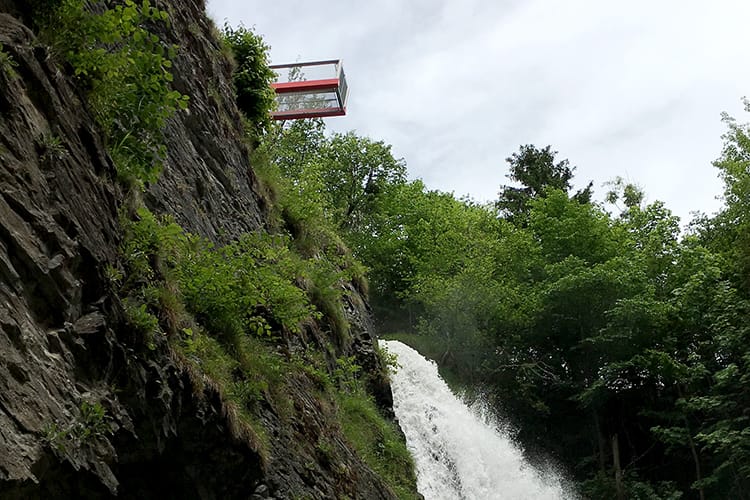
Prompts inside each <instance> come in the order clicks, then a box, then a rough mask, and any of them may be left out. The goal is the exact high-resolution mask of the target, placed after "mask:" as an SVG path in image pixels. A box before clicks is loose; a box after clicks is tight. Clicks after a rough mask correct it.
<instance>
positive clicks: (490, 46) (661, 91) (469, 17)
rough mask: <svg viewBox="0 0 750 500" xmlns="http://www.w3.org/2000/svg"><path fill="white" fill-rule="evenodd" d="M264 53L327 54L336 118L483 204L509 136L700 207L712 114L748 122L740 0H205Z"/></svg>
mask: <svg viewBox="0 0 750 500" xmlns="http://www.w3.org/2000/svg"><path fill="white" fill-rule="evenodd" d="M208 10H209V13H210V14H211V15H212V16H213V17H214V19H215V20H216V21H217V23H218V24H223V23H224V21H225V20H226V21H228V22H229V23H230V24H232V25H237V24H239V23H244V24H245V25H246V26H248V27H255V30H256V32H258V33H260V34H261V35H262V36H263V37H264V39H265V40H266V42H267V43H268V44H269V45H270V46H271V52H270V54H271V59H272V62H273V63H285V62H294V61H297V60H301V61H306V60H319V59H333V58H341V59H343V61H344V67H345V70H346V74H347V80H348V82H349V86H350V94H349V104H348V108H347V116H345V117H338V118H329V119H327V120H326V122H327V125H328V128H329V129H332V130H335V131H342V132H343V131H347V130H356V131H357V133H358V134H360V135H365V136H369V137H370V138H372V139H375V140H383V141H385V142H386V143H389V144H392V145H393V152H394V154H395V155H396V156H397V157H403V158H404V159H405V160H406V162H407V165H408V168H409V173H410V176H411V177H412V178H417V177H418V178H422V179H423V180H424V181H425V183H426V184H427V186H428V187H429V188H432V189H440V190H443V191H452V192H454V193H455V194H456V195H457V196H461V195H464V194H468V195H470V196H471V197H472V198H474V199H476V200H477V201H487V200H494V199H495V198H496V196H497V192H498V190H499V186H500V185H501V184H504V183H505V182H506V178H505V175H506V174H507V172H508V169H507V164H506V162H505V161H504V159H505V158H507V157H508V156H509V155H510V154H511V153H513V152H515V151H517V150H518V147H519V145H521V144H529V143H531V144H535V145H537V146H540V147H541V146H546V145H548V144H550V145H552V147H553V149H555V150H557V151H559V154H558V159H563V158H567V159H569V160H570V162H571V164H572V165H576V166H577V167H578V169H577V171H576V185H578V186H583V185H585V184H586V183H587V182H588V181H589V180H593V181H594V186H595V189H596V192H597V194H598V198H601V196H602V195H603V193H604V191H605V188H603V187H601V185H602V183H603V182H605V181H608V180H611V179H613V178H614V177H616V176H618V175H619V176H622V177H624V178H626V179H627V180H629V181H631V182H635V183H638V184H639V185H641V186H642V187H643V188H645V190H646V193H647V200H648V201H654V200H662V201H664V202H666V204H667V206H668V207H669V208H671V209H672V210H673V211H674V212H675V214H677V215H679V216H680V217H681V218H682V219H683V222H687V221H688V220H689V218H690V212H691V211H694V210H700V211H704V212H707V213H712V212H714V211H716V210H717V209H718V208H719V207H720V206H721V202H720V201H718V200H716V197H717V196H718V195H720V194H721V190H722V184H721V182H720V180H719V179H718V177H717V171H716V169H715V168H714V167H713V166H712V165H711V162H712V161H713V160H715V159H716V158H717V157H718V155H719V153H720V151H721V144H722V140H721V134H722V133H724V131H725V127H724V125H723V124H722V123H721V121H720V113H721V112H722V111H727V112H729V113H730V114H731V115H733V116H735V117H737V118H738V119H739V120H740V121H741V122H746V121H750V115H748V114H747V113H745V112H744V111H743V110H742V104H741V102H740V99H741V97H742V96H744V95H750V91H748V87H749V86H750V64H748V53H749V52H750V51H749V49H750V26H748V20H750V1H747V0H701V1H698V0H649V1H645V0H629V1H627V2H626V1H618V2H614V1H606V0H566V1H563V0H494V1H492V0H370V1H367V2H364V1H356V0H329V1H310V0H275V1H273V2H268V1H264V2H246V1H238V0H209V2H208Z"/></svg>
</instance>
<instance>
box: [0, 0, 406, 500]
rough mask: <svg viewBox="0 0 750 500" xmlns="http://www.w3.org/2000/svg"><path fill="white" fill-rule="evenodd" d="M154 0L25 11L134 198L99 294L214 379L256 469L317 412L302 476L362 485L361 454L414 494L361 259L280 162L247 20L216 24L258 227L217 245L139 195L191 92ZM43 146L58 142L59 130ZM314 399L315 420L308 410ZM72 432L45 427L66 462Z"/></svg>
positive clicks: (348, 488) (144, 335) (264, 75)
mask: <svg viewBox="0 0 750 500" xmlns="http://www.w3.org/2000/svg"><path fill="white" fill-rule="evenodd" d="M158 5H162V4H160V3H158V2H157V3H155V4H154V3H151V2H149V1H148V0H143V1H141V2H134V1H132V0H124V1H122V2H93V3H92V2H87V1H84V0H53V1H36V2H33V3H32V5H31V6H30V7H29V8H30V9H31V10H32V11H33V16H34V19H35V23H36V26H35V27H36V28H37V29H38V30H39V32H40V36H41V37H42V38H43V39H44V40H45V42H46V43H49V44H50V46H51V48H52V51H53V53H54V57H56V58H58V60H59V62H60V63H61V64H64V65H66V69H67V70H68V71H69V72H70V74H72V75H73V77H74V78H75V80H76V83H77V85H78V87H79V88H80V89H82V90H83V92H82V93H83V94H84V95H85V100H86V104H87V106H88V108H89V110H90V111H91V113H92V115H93V116H94V117H95V119H96V121H97V125H98V128H99V130H100V132H101V133H102V135H103V137H104V140H105V141H106V148H107V151H108V153H109V155H110V156H111V158H112V160H113V161H114V164H115V166H116V168H117V173H118V176H119V182H120V187H121V188H122V189H123V190H124V191H125V192H126V193H128V194H127V196H126V201H125V203H124V204H123V206H122V207H121V208H120V224H121V229H122V242H121V244H120V258H119V261H118V262H117V263H115V264H113V265H111V266H109V267H108V268H107V269H106V276H107V278H108V286H109V292H111V293H113V294H115V295H116V296H118V297H119V298H120V299H121V301H122V305H123V306H124V309H125V313H126V315H127V321H128V323H129V326H130V328H131V329H132V331H133V332H134V333H135V334H136V335H137V336H138V337H139V343H140V345H142V346H143V347H144V348H145V349H147V350H151V351H157V350H163V349H164V347H165V346H168V349H169V351H170V352H171V354H172V356H173V357H174V358H175V360H176V361H177V363H178V364H179V365H180V366H182V367H183V369H185V370H186V372H187V373H190V374H191V377H192V381H193V384H194V385H196V390H197V391H199V392H202V390H201V385H202V384H203V385H205V384H206V383H210V384H212V385H213V386H215V388H216V390H217V391H218V393H219V394H220V395H221V397H222V398H223V399H224V400H225V403H226V405H227V408H229V410H227V411H228V412H229V413H231V414H232V415H236V416H237V422H238V425H239V426H241V427H242V428H243V429H244V430H243V432H240V433H239V435H241V436H244V438H246V439H248V440H249V444H250V445H251V446H252V447H253V448H254V449H255V451H257V452H258V453H259V455H260V457H261V459H262V460H263V462H264V463H265V464H268V463H269V462H271V461H273V460H274V459H275V457H274V455H273V453H274V449H278V446H276V448H275V447H274V445H273V443H272V441H273V440H274V439H278V436H277V435H276V434H279V433H283V434H288V435H293V434H294V433H296V432H302V430H301V429H300V430H298V429H297V426H299V425H300V424H299V423H298V421H297V420H295V419H298V418H299V416H300V414H305V416H306V417H307V418H309V419H310V420H311V421H310V422H305V423H304V424H302V426H303V427H304V428H305V429H307V430H306V431H305V432H307V433H308V434H309V435H305V436H304V439H305V440H308V441H310V440H311V443H312V444H311V445H310V446H307V444H305V443H299V444H298V446H299V449H300V450H302V451H303V452H309V453H311V454H312V455H311V456H310V457H308V458H307V459H308V460H309V462H306V463H300V464H298V465H299V467H300V469H307V472H306V474H309V475H314V474H315V473H319V472H322V473H325V474H326V475H327V476H329V477H328V478H327V479H325V481H326V482H327V483H330V484H335V485H336V487H337V488H338V489H337V490H336V491H337V495H340V496H342V497H345V496H346V495H350V496H356V495H357V494H358V492H357V491H356V490H354V489H353V488H356V484H357V482H358V481H361V480H362V478H361V477H359V478H357V476H360V475H361V474H362V470H361V469H360V468H359V467H361V466H360V465H357V467H358V468H357V469H355V468H354V465H353V464H354V461H355V460H362V461H364V462H365V463H367V464H368V465H369V466H370V467H371V470H373V471H375V472H376V473H377V474H379V475H380V476H381V480H382V481H385V483H386V484H387V485H388V486H387V487H383V488H380V489H382V490H383V491H381V492H380V493H379V495H381V496H382V497H383V498H387V497H389V496H392V495H393V494H397V495H398V496H399V497H400V498H412V497H416V496H417V494H416V485H415V477H414V471H413V465H412V462H411V458H410V457H409V454H408V452H407V451H406V447H405V443H404V441H403V436H402V435H401V434H400V433H399V432H398V429H397V426H396V425H395V423H394V422H392V421H391V420H389V418H387V417H386V415H387V414H388V412H389V408H388V401H387V400H384V399H382V398H381V399H379V400H378V401H377V403H376V401H375V400H374V399H373V396H372V391H373V387H375V388H378V387H382V386H383V384H386V387H387V381H386V377H387V375H386V373H385V368H386V367H385V364H384V362H383V361H382V360H381V359H380V358H378V357H377V356H378V350H377V345H372V340H371V337H370V332H367V331H362V330H363V329H366V328H367V325H366V323H367V318H361V317H357V315H366V314H367V313H366V305H365V303H364V302H363V298H362V297H361V296H360V294H365V293H366V287H367V284H366V281H365V279H364V276H363V272H364V269H363V267H362V266H361V264H359V263H358V261H357V260H356V259H354V257H353V256H352V254H351V252H350V251H349V250H348V248H347V247H346V245H345V244H344V243H343V240H342V238H341V237H340V236H339V233H338V227H337V225H336V223H335V222H334V221H333V219H332V218H331V217H330V215H329V214H328V213H327V212H326V210H327V207H325V206H324V205H323V204H322V203H320V200H317V199H315V198H310V197H307V196H306V195H307V194H308V192H307V191H304V190H302V191H301V190H300V189H299V184H298V183H297V179H296V178H293V177H290V176H289V172H288V171H285V170H284V169H282V168H280V167H279V166H278V165H277V164H276V163H275V162H274V158H275V157H276V156H278V155H277V154H276V153H275V148H276V147H277V146H278V145H277V143H276V142H275V139H276V137H277V135H278V132H279V129H278V128H277V127H275V126H274V125H273V124H272V123H271V122H270V119H269V111H270V109H271V106H272V105H273V91H272V89H271V88H270V85H269V81H270V79H271V78H272V77H273V72H272V71H271V70H270V69H269V68H268V65H267V56H266V51H267V49H268V47H267V46H266V45H265V44H264V43H263V42H262V40H261V39H260V37H258V36H257V35H255V34H254V33H253V32H252V31H249V30H247V29H245V28H242V27H240V28H238V29H233V28H230V27H228V26H227V27H225V29H224V32H223V33H219V32H218V30H216V31H215V35H217V36H219V38H220V39H219V40H216V43H217V44H221V45H222V46H223V53H224V56H227V57H229V58H230V59H231V61H232V64H233V65H234V73H233V75H234V78H233V81H234V85H235V90H236V96H235V97H236V100H237V105H238V106H239V108H240V109H241V110H242V111H243V112H244V132H245V133H244V138H243V141H244V143H245V148H246V150H247V151H255V152H254V153H253V154H254V161H255V165H256V168H257V171H258V173H259V175H261V176H262V182H261V184H259V185H257V186H256V188H257V189H258V191H259V192H260V193H261V194H260V195H259V199H260V200H261V203H262V204H263V205H265V206H266V207H267V214H266V215H267V217H266V220H265V226H266V227H265V228H264V229H263V230H259V231H257V232H254V233H246V234H243V235H241V236H240V237H238V238H237V239H235V240H233V241H231V242H229V243H226V244H217V243H216V242H213V241H211V240H210V239H209V238H207V237H205V236H199V235H194V234H190V233H189V232H187V231H186V230H184V229H183V228H182V227H180V226H179V225H178V224H177V223H176V222H175V220H174V218H173V217H170V216H167V215H158V214H155V213H152V211H150V210H148V209H147V208H146V206H145V203H144V202H143V193H144V192H147V190H148V189H149V188H150V187H151V186H153V185H154V184H156V183H158V182H159V176H160V174H161V173H162V171H163V170H164V167H165V160H166V158H167V155H168V150H167V146H166V142H165V127H166V126H167V124H168V123H169V122H170V120H173V117H174V114H175V113H176V112H178V111H180V110H185V109H187V107H188V103H189V97H188V96H187V95H183V94H181V93H180V92H178V91H176V90H175V89H174V88H173V86H172V81H173V78H174V76H173V74H172V72H171V68H172V61H173V59H174V58H175V57H176V54H177V52H178V51H179V50H180V48H179V47H177V46H175V45H171V44H169V43H167V42H165V40H164V39H163V38H161V37H160V36H159V35H158V33H159V29H157V28H159V27H161V28H163V27H165V26H168V24H169V23H170V14H169V11H168V6H166V7H167V8H165V9H163V8H160V7H158ZM162 6H163V5H162ZM195 29H198V28H195ZM0 55H1V56H2V57H1V58H0V63H2V65H3V70H4V71H6V72H10V71H12V69H13V67H14V65H13V61H12V59H10V58H9V57H6V56H5V53H4V52H2V53H0ZM209 85H210V83H209ZM214 98H216V96H214ZM43 147H44V148H45V149H46V150H50V151H51V152H52V153H54V151H56V150H57V149H61V148H60V142H59V140H57V141H56V140H55V138H54V137H50V138H49V140H47V142H46V144H44V145H43ZM331 161H332V162H335V161H337V160H336V159H332V160H331ZM341 161H343V160H341ZM331 165H333V163H331ZM340 168H343V167H340ZM353 321H359V322H361V323H362V324H358V325H354V324H352V322H353ZM355 329H358V331H356V332H354V331H353V330H355ZM363 339H365V340H367V339H369V340H368V341H369V342H370V346H369V349H370V350H369V351H368V350H367V349H368V347H367V345H358V346H357V347H354V345H353V344H354V342H355V341H356V342H360V343H361V342H363ZM361 365H367V368H364V367H363V366H361ZM207 381H208V382H207ZM299 397H304V398H306V399H309V400H310V401H309V402H307V403H304V404H303V403H300V402H299V401H298V400H297V399H295V398H299ZM308 403H309V405H312V407H314V411H315V414H314V415H310V414H309V413H307V412H309V411H311V410H310V408H308V406H306V405H308ZM82 408H83V407H82ZM85 408H87V409H91V408H94V409H95V410H96V411H97V413H96V416H98V417H100V418H98V420H97V422H105V423H107V428H106V429H102V430H97V432H98V433H100V434H102V435H104V434H108V433H110V429H109V422H110V417H109V415H107V414H106V410H105V409H104V408H103V407H102V406H101V405H98V404H89V403H86V406H85ZM82 412H83V410H82ZM269 412H270V413H269ZM84 413H85V412H84ZM88 413H91V412H88ZM88 413H87V414H88ZM277 426H281V427H284V426H286V427H288V428H289V429H286V430H284V429H279V428H278V427H277ZM78 428H79V427H71V429H74V430H75V429H78ZM66 429H67V428H62V427H58V426H57V424H56V423H52V424H51V425H50V426H49V429H48V433H47V434H48V435H47V441H48V443H49V445H50V446H52V447H55V449H56V450H57V453H58V454H59V456H60V458H61V459H62V460H67V459H68V458H69V457H68V455H69V454H70V453H71V450H70V449H67V450H66V449H65V443H66V442H68V441H71V440H70V439H67V438H68V436H69V435H71V436H72V435H73V434H72V431H71V432H68V430H66ZM81 429H83V430H85V431H88V429H89V426H83V427H81ZM78 434H80V433H77V434H76V436H77V435H78ZM341 436H345V438H344V440H342V438H341ZM346 439H348V440H349V442H348V443H347V442H346ZM71 442H72V441H71ZM310 447H313V448H314V449H312V450H308V449H307V448H310ZM357 456H358V457H359V458H357ZM66 457H67V458H66ZM305 459H306V458H305V456H300V457H299V458H298V459H297V460H298V461H304V460H305ZM370 474H371V472H370ZM311 481H312V480H311ZM388 488H390V489H391V490H392V491H388ZM319 494H320V492H319V491H318V493H316V495H319Z"/></svg>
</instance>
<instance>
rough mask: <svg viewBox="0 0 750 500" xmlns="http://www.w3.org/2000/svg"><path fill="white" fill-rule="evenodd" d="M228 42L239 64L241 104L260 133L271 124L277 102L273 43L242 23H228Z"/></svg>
mask: <svg viewBox="0 0 750 500" xmlns="http://www.w3.org/2000/svg"><path fill="white" fill-rule="evenodd" d="M223 40H224V44H225V45H226V46H227V47H229V48H230V49H231V52H232V54H233V56H234V60H235V63H236V67H235V70H234V73H233V76H232V78H233V80H234V87H235V90H236V92H237V106H239V108H240V109H241V110H242V112H243V113H245V116H246V117H247V118H248V120H249V121H250V123H251V124H252V125H253V127H254V132H255V133H256V134H262V133H263V132H265V131H266V130H267V129H268V128H269V127H270V125H271V117H270V113H271V111H272V110H273V107H274V105H275V99H276V97H275V93H274V90H273V88H272V87H271V83H272V82H273V81H274V79H275V78H276V75H275V73H274V72H273V71H272V70H271V69H270V68H269V67H268V50H269V47H268V45H266V44H265V43H264V42H263V39H262V38H261V36H260V35H258V34H256V33H254V32H253V31H252V30H249V29H247V28H245V27H244V26H242V25H240V26H239V27H237V28H232V27H231V26H229V24H225V25H224V33H223Z"/></svg>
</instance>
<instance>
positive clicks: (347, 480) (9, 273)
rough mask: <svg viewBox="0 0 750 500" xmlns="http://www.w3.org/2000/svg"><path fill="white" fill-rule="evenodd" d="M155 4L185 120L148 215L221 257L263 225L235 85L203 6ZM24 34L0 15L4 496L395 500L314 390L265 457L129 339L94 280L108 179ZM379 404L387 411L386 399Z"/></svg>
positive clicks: (107, 243) (215, 393)
mask: <svg viewBox="0 0 750 500" xmlns="http://www.w3.org/2000/svg"><path fill="white" fill-rule="evenodd" d="M162 6H163V7H165V8H167V9H168V10H169V11H170V14H171V24H170V27H169V29H168V30H166V29H165V31H164V33H162V36H163V37H164V38H165V39H166V40H167V41H169V42H171V43H174V44H176V45H179V46H180V47H181V50H180V52H179V56H178V57H177V59H176V60H175V65H174V73H175V82H174V85H175V87H176V88H177V90H179V91H180V92H182V93H184V94H187V95H189V96H190V110H189V111H188V112H183V113H180V114H179V115H177V116H175V117H174V118H173V119H171V121H170V122H169V125H168V128H167V146H168V151H169V153H168V154H169V156H168V158H167V161H166V165H165V171H164V173H163V175H162V177H161V178H160V180H159V182H158V183H157V184H156V185H155V186H153V187H152V188H151V189H150V190H149V191H148V193H147V194H146V199H145V201H146V203H147V204H148V205H149V207H150V208H151V209H152V210H154V211H155V212H159V213H169V214H172V215H173V216H174V217H175V218H176V221H177V222H178V223H179V224H180V225H182V226H183V227H184V228H186V229H187V230H188V231H190V232H193V233H195V234H199V235H201V236H204V237H207V238H210V239H211V240H213V241H215V242H217V243H221V242H226V241H230V240H231V239H233V238H235V237H237V236H239V235H240V234H242V233H243V232H247V231H252V230H256V229H258V228H262V227H264V226H265V225H266V219H265V215H264V209H263V207H264V202H263V198H262V197H261V196H259V195H258V185H257V180H256V178H255V176H254V173H253V171H252V168H251V166H250V164H249V162H248V152H247V150H246V148H245V146H244V145H243V144H242V142H241V141H240V140H239V139H240V137H241V135H242V126H241V118H240V115H239V113H238V111H237V109H236V106H235V104H234V101H233V97H232V90H231V84H230V82H231V79H230V70H231V69H230V67H229V66H228V63H227V62H226V60H225V59H224V58H223V57H221V56H220V47H219V46H218V44H217V42H216V41H215V39H214V37H213V36H212V34H211V30H212V25H211V23H210V21H209V20H208V19H207V18H206V17H205V15H204V5H203V3H202V2H200V1H195V0H184V1H180V2H175V3H174V4H172V3H171V2H162ZM29 23H30V20H29V18H28V7H27V5H26V2H24V1H21V0H18V1H14V0H0V44H2V48H3V51H4V53H5V54H7V55H8V56H9V57H10V58H11V59H12V61H14V64H13V66H10V65H7V64H6V65H5V66H0V498H45V499H47V498H102V497H104V498H106V497H110V496H119V497H123V498H207V499H211V498H293V497H302V498H337V497H338V498H340V497H343V496H344V495H347V496H349V497H352V498H393V495H392V494H391V493H390V491H389V490H388V488H387V487H386V486H385V485H384V484H382V482H381V480H380V479H379V478H378V477H377V476H376V475H375V474H374V473H373V472H372V471H371V470H370V469H368V468H367V467H366V466H365V465H364V464H363V463H362V462H361V461H360V460H359V459H358V458H357V457H356V456H355V455H354V453H353V452H352V451H351V450H350V448H349V447H348V446H347V445H346V444H345V443H344V442H343V441H342V438H341V436H340V433H338V431H337V430H336V429H331V425H330V419H331V412H332V410H331V408H326V405H325V403H324V402H322V401H320V400H318V399H316V398H315V397H313V396H312V394H313V393H314V390H313V389H314V388H312V387H310V386H309V385H310V382H309V380H295V381H292V382H291V384H290V387H292V390H291V394H290V397H291V399H292V401H293V405H294V410H293V412H292V414H291V416H289V417H287V420H286V421H285V422H284V423H283V424H282V423H281V421H280V420H279V418H278V417H277V415H276V413H275V412H274V409H273V408H269V411H268V412H266V413H265V414H264V422H263V423H264V425H265V426H266V428H267V429H270V432H271V435H272V437H271V445H270V453H271V455H272V456H271V457H263V456H261V453H260V452H259V451H258V447H257V446H256V445H257V442H256V439H257V438H255V437H254V436H252V435H250V434H248V432H247V430H246V429H244V428H243V427H242V426H241V425H239V424H238V421H237V417H236V415H235V412H234V410H233V408H232V407H231V405H227V404H225V402H224V401H223V399H222V397H221V394H220V391H219V389H218V388H216V387H215V386H214V385H212V384H211V383H210V382H209V381H206V380H202V379H201V375H199V374H195V373H193V372H191V370H190V369H188V368H187V367H186V365H185V364H183V363H181V362H180V360H179V358H178V357H177V356H175V355H174V353H172V352H171V351H170V348H169V345H168V344H167V342H166V341H165V340H163V339H161V340H158V341H157V345H156V346H155V348H154V346H150V348H149V347H147V346H146V345H145V342H144V339H142V338H139V336H138V335H137V334H136V333H134V332H133V331H130V330H129V329H128V327H127V326H126V323H125V322H124V319H123V318H124V315H123V308H122V304H121V303H120V301H119V299H118V298H117V296H116V295H115V293H114V292H113V291H112V288H111V285H110V282H109V280H108V278H107V269H108V268H110V267H109V266H112V265H114V264H115V262H116V258H117V249H118V245H119V243H120V240H119V238H120V227H119V223H118V210H119V208H120V206H121V204H122V201H123V194H122V193H121V192H120V189H119V188H118V185H117V183H116V180H115V179H116V173H115V169H114V166H113V165H112V162H111V160H110V158H109V157H108V155H107V153H106V151H105V149H104V147H103V144H102V139H101V137H100V136H99V133H98V131H97V128H96V125H95V122H94V121H93V120H92V118H91V116H89V114H88V113H87V112H86V108H85V106H84V104H83V103H82V99H81V97H80V96H81V94H80V91H79V90H78V89H76V88H75V85H74V84H73V80H72V79H71V78H70V77H69V76H68V75H66V74H65V71H64V70H63V69H61V67H59V66H58V65H57V64H56V63H55V58H54V57H52V56H51V54H50V53H49V52H48V49H47V48H45V46H44V45H43V44H41V43H39V42H38V41H37V40H36V39H35V36H34V34H33V33H32V31H31V30H30V29H29V28H28V27H27V26H28V25H29ZM0 62H2V59H1V58H0ZM348 309H349V310H348V314H349V316H350V320H351V322H352V324H353V325H355V328H354V332H353V341H352V343H351V345H347V346H344V352H345V353H346V354H347V355H351V354H353V355H355V356H357V359H358V360H359V362H360V364H362V366H365V367H366V368H367V367H371V368H372V369H373V370H375V369H377V368H378V361H377V359H376V358H375V357H374V351H373V347H372V346H373V342H374V340H373V337H372V335H371V333H370V332H371V330H370V329H369V326H368V325H369V321H368V313H367V310H366V307H365V306H364V304H363V303H361V302H359V301H352V302H351V303H350V304H349V308H348ZM377 397H378V400H379V401H380V402H381V404H383V405H385V406H388V404H389V398H390V388H389V387H388V386H387V384H380V386H379V387H377ZM323 435H325V436H326V437H327V439H329V441H330V442H331V443H332V444H331V451H330V453H329V454H325V456H323V455H322V454H321V452H320V450H319V449H316V443H317V440H318V438H319V437H320V436H323Z"/></svg>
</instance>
